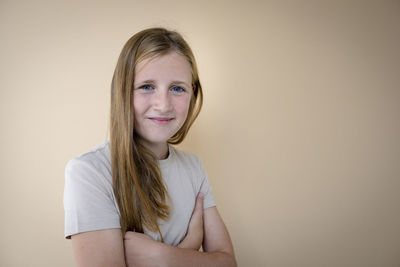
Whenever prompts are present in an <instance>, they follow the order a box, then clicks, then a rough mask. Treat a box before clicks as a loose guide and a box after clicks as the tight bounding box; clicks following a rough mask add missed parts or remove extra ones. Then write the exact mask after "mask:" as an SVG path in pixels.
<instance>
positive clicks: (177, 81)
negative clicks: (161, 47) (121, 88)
mask: <svg viewBox="0 0 400 267" xmlns="http://www.w3.org/2000/svg"><path fill="white" fill-rule="evenodd" d="M192 91H193V90H192V74H191V67H190V64H189V62H188V61H187V59H186V58H185V57H184V56H182V55H180V54H178V53H176V52H170V53H168V54H166V55H162V56H158V57H155V58H150V59H145V60H143V61H141V62H139V63H138V64H137V66H136V71H135V83H134V92H133V107H134V112H135V116H134V119H135V131H136V133H137V134H138V135H139V136H140V137H141V138H142V139H143V141H144V142H145V143H147V144H148V145H150V146H157V145H166V143H167V140H168V139H169V138H171V137H172V136H173V135H174V134H175V133H176V132H177V131H178V130H179V129H180V128H181V127H182V125H183V123H184V122H185V120H186V117H187V114H188V110H189V104H190V99H191V97H192V94H193V92H192Z"/></svg>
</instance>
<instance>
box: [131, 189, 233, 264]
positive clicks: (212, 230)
mask: <svg viewBox="0 0 400 267" xmlns="http://www.w3.org/2000/svg"><path fill="white" fill-rule="evenodd" d="M203 221H204V230H203ZM203 231H204V240H203ZM202 241H203V249H204V252H199V251H197V250H198V249H199V247H200V245H201V243H202ZM124 243H125V255H126V263H127V265H128V266H193V265H194V264H196V266H236V261H235V256H234V253H233V247H232V243H231V240H230V238H229V234H228V231H227V230H226V227H225V225H224V223H223V221H222V219H221V217H220V215H219V213H218V211H217V208H215V207H212V208H208V209H206V210H204V213H203V207H202V198H201V196H200V197H198V198H197V200H196V206H195V209H194V212H193V215H192V218H191V221H190V224H189V229H188V234H187V236H186V237H185V239H184V240H183V241H182V242H181V243H180V244H179V245H178V247H173V246H169V245H166V244H162V243H159V242H156V241H154V240H152V239H151V238H149V237H148V236H146V235H144V234H140V233H134V232H127V233H126V235H125V240H124Z"/></svg>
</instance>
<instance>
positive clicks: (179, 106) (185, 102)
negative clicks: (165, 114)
mask: <svg viewBox="0 0 400 267" xmlns="http://www.w3.org/2000/svg"><path fill="white" fill-rule="evenodd" d="M189 105H190V97H185V98H183V97H182V98H180V99H177V101H176V102H175V105H174V106H175V111H176V113H178V114H180V115H185V116H186V114H187V112H188V110H189Z"/></svg>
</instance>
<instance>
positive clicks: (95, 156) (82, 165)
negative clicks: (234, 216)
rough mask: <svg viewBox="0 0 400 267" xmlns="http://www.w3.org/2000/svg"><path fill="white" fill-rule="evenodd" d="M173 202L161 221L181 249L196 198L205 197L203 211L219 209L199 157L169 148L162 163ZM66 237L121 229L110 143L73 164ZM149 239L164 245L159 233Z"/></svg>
mask: <svg viewBox="0 0 400 267" xmlns="http://www.w3.org/2000/svg"><path fill="white" fill-rule="evenodd" d="M159 165H160V170H161V174H162V177H163V180H164V183H165V185H166V188H167V190H168V193H169V195H170V197H171V202H168V204H169V207H170V211H171V213H170V218H169V219H168V220H167V221H162V220H159V226H160V230H161V233H162V235H163V237H164V242H165V243H166V244H169V245H173V246H177V245H178V244H179V243H180V242H181V241H182V239H183V238H184V237H185V235H186V231H187V227H188V224H189V221H190V217H191V215H192V212H193V208H194V205H195V199H196V196H197V194H198V193H199V192H200V191H201V192H203V193H204V202H203V205H204V209H206V208H209V207H213V206H215V202H214V198H213V195H212V192H211V185H210V183H209V181H208V177H207V174H206V172H205V171H204V169H203V167H202V164H201V160H200V158H199V157H198V156H196V155H194V154H192V153H188V152H184V151H181V150H178V149H176V148H174V147H173V146H171V145H170V146H169V155H168V158H167V159H164V160H160V161H159ZM64 210H65V237H66V238H70V236H71V235H74V234H78V233H82V232H87V231H94V230H104V229H112V228H121V225H120V213H119V208H118V204H117V202H116V199H115V196H114V192H113V187H112V176H111V162H110V143H109V141H106V142H104V143H102V144H101V145H99V146H97V147H96V148H94V149H92V150H90V151H89V152H87V153H84V154H82V155H79V156H77V157H75V158H73V159H72V160H70V161H69V162H68V164H67V165H66V168H65V187H64ZM145 233H146V234H147V235H149V236H150V237H152V238H153V239H154V240H157V241H160V236H159V234H158V233H156V232H149V231H147V230H146V229H145Z"/></svg>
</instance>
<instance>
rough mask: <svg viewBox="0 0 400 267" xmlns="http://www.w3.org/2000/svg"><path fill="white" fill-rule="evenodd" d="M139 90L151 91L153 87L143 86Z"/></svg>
mask: <svg viewBox="0 0 400 267" xmlns="http://www.w3.org/2000/svg"><path fill="white" fill-rule="evenodd" d="M139 88H140V89H143V90H146V91H148V90H151V89H153V87H152V86H151V85H150V84H144V85H142V86H140V87H139Z"/></svg>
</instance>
